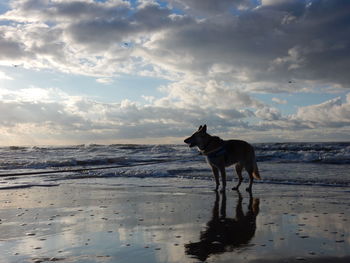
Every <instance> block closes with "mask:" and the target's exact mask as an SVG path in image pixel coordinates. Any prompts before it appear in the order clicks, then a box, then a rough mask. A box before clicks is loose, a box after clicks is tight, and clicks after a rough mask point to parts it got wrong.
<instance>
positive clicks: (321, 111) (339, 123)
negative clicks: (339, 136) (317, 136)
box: [291, 93, 350, 128]
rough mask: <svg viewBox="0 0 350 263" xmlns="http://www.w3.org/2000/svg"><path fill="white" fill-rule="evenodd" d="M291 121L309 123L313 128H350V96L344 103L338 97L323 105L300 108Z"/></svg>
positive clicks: (349, 95)
mask: <svg viewBox="0 0 350 263" xmlns="http://www.w3.org/2000/svg"><path fill="white" fill-rule="evenodd" d="M291 119H293V120H300V121H304V122H307V123H309V125H310V127H311V128H320V127H332V128H341V127H346V126H349V125H350V94H349V93H348V95H347V97H346V99H345V101H344V102H343V101H342V99H341V98H340V97H338V98H335V99H332V100H328V101H326V102H324V103H321V104H317V105H311V106H305V107H300V108H299V109H298V111H297V113H296V114H295V115H293V116H292V117H291Z"/></svg>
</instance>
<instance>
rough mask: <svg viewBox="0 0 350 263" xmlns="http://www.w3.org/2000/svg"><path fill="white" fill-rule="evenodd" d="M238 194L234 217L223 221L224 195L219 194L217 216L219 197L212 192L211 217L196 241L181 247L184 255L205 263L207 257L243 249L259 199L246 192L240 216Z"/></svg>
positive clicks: (248, 236)
mask: <svg viewBox="0 0 350 263" xmlns="http://www.w3.org/2000/svg"><path fill="white" fill-rule="evenodd" d="M242 200H243V198H242V195H241V193H240V192H238V201H237V207H236V218H234V219H233V218H226V195H225V192H224V193H223V194H222V201H221V209H220V215H219V203H220V196H219V194H218V193H216V199H215V203H214V208H213V217H212V219H211V220H210V221H209V222H208V223H207V228H206V230H205V231H203V232H201V233H200V241H199V242H196V243H189V244H186V245H185V249H186V254H188V255H192V256H195V257H196V258H198V259H199V260H201V261H205V260H206V259H207V258H208V257H209V256H210V255H213V254H221V253H224V252H230V251H233V250H234V248H237V247H239V246H244V245H247V244H248V243H249V241H250V240H251V239H252V238H253V236H254V234H255V230H256V217H257V215H258V213H259V199H258V198H253V196H252V194H251V193H250V198H249V204H248V211H247V213H246V214H244V213H243V208H242Z"/></svg>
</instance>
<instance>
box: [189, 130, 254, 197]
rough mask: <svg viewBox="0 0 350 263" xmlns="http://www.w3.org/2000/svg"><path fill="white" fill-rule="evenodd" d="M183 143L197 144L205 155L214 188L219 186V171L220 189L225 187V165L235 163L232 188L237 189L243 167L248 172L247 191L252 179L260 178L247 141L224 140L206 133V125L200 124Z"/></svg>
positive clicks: (240, 181) (252, 150) (251, 149)
mask: <svg viewBox="0 0 350 263" xmlns="http://www.w3.org/2000/svg"><path fill="white" fill-rule="evenodd" d="M185 143H187V144H189V146H190V147H194V146H197V147H198V148H199V150H200V151H201V153H202V154H203V155H205V156H206V157H207V161H208V163H209V165H210V166H211V169H212V171H213V174H214V177H215V181H216V188H215V189H216V190H217V189H218V188H219V184H220V181H219V171H220V173H221V179H222V190H224V189H225V187H226V171H225V167H227V166H230V165H233V164H236V166H235V168H236V172H237V175H238V184H237V185H236V187H234V188H232V189H233V190H238V188H239V186H240V185H241V183H242V180H243V177H242V170H243V168H245V169H246V171H247V172H248V174H249V178H250V182H249V187H248V188H247V191H251V190H252V184H253V179H254V178H256V179H261V178H260V174H259V170H258V166H257V164H256V161H255V153H254V148H253V146H251V145H250V144H249V143H247V142H245V141H240V140H228V141H224V140H222V139H221V138H219V137H217V136H211V135H209V134H208V133H207V125H204V126H200V127H199V129H198V131H196V132H195V133H193V134H192V136H191V137H188V138H187V139H185Z"/></svg>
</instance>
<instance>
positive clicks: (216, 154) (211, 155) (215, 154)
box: [207, 145, 226, 158]
mask: <svg viewBox="0 0 350 263" xmlns="http://www.w3.org/2000/svg"><path fill="white" fill-rule="evenodd" d="M225 153H226V147H225V145H223V146H221V147H220V148H219V149H218V150H216V151H215V152H211V153H209V154H208V155H207V157H208V158H215V157H219V156H221V155H224V154H225Z"/></svg>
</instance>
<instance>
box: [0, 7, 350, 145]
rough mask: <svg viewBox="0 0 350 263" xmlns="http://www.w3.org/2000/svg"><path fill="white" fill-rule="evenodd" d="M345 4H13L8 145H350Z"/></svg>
mask: <svg viewBox="0 0 350 263" xmlns="http://www.w3.org/2000/svg"><path fill="white" fill-rule="evenodd" d="M349 68H350V1H348V0H304V1H301V0H260V1H258V0H221V1H214V0H168V1H155V0H139V1H137V0H133V1H123V0H3V1H1V3H0V112H1V114H0V145H4V146H5V145H67V144H90V143H99V144H109V143H183V139H184V137H186V136H189V135H191V134H192V133H193V132H194V131H195V130H196V129H197V128H198V126H199V125H203V124H207V125H208V133H210V134H212V135H219V136H221V137H223V138H225V139H229V138H234V139H243V140H248V141H250V142H254V143H258V142H291V141H298V142H300V141H319V142H321V141H348V140H350V92H349V83H350V74H349Z"/></svg>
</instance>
